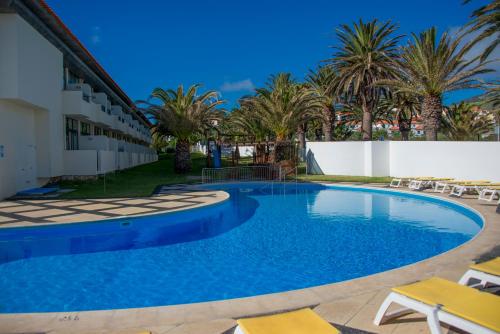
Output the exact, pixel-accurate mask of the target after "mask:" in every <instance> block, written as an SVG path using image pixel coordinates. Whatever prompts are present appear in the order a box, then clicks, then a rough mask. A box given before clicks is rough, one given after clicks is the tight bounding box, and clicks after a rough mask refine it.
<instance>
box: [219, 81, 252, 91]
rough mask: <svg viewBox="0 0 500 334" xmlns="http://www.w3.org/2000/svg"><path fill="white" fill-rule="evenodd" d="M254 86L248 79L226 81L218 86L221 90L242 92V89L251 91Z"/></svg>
mask: <svg viewBox="0 0 500 334" xmlns="http://www.w3.org/2000/svg"><path fill="white" fill-rule="evenodd" d="M254 89H255V86H254V84H253V82H252V80H250V79H245V80H241V81H232V82H231V81H226V82H224V83H223V84H222V86H221V87H220V90H221V91H222V92H243V91H247V92H250V91H253V90H254Z"/></svg>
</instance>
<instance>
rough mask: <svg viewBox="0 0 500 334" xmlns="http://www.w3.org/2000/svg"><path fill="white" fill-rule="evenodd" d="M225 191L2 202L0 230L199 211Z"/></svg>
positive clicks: (177, 188) (182, 189) (176, 188)
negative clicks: (138, 196)
mask: <svg viewBox="0 0 500 334" xmlns="http://www.w3.org/2000/svg"><path fill="white" fill-rule="evenodd" d="M227 198H228V195H227V194H226V193H225V192H223V191H206V190H199V189H196V188H194V187H192V186H188V185H169V186H160V187H158V189H157V190H156V191H155V194H154V195H153V196H151V197H147V198H102V199H77V200H62V199H60V200H58V199H43V200H13V201H2V202H0V228H1V227H14V226H36V225H45V224H57V223H74V222H87V221H95V220H103V219H112V218H118V217H123V216H133V215H143V214H156V213H161V212H169V211H177V210H183V209H190V208H195V207H199V206H203V205H207V204H213V203H217V202H219V201H221V200H224V199H227Z"/></svg>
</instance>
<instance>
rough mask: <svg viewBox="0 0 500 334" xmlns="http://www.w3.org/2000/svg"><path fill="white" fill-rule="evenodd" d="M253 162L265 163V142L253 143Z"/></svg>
mask: <svg viewBox="0 0 500 334" xmlns="http://www.w3.org/2000/svg"><path fill="white" fill-rule="evenodd" d="M255 162H256V163H258V164H264V163H266V162H267V161H266V144H262V143H257V145H255Z"/></svg>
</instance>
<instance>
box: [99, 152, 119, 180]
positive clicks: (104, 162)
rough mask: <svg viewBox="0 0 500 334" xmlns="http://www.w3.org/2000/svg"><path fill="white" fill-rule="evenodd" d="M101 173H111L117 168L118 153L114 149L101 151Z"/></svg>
mask: <svg viewBox="0 0 500 334" xmlns="http://www.w3.org/2000/svg"><path fill="white" fill-rule="evenodd" d="M98 159H99V164H98V165H99V170H98V171H97V172H98V173H99V174H102V173H109V172H112V171H114V170H115V166H116V160H115V159H116V155H115V152H113V151H99V155H98Z"/></svg>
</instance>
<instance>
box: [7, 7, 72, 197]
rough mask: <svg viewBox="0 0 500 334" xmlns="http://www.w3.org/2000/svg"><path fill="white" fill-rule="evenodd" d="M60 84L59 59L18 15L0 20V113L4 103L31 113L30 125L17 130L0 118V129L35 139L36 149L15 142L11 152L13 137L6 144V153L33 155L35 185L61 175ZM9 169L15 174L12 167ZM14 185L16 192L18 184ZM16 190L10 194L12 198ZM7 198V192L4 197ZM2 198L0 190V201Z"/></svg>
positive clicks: (16, 127)
mask: <svg viewBox="0 0 500 334" xmlns="http://www.w3.org/2000/svg"><path fill="white" fill-rule="evenodd" d="M62 84H63V56H62V53H61V52H60V51H59V50H58V49H57V48H56V47H54V46H53V45H52V44H51V43H50V42H49V41H47V40H46V39H45V38H44V37H43V36H42V35H40V34H39V33H38V32H37V31H36V30H35V29H34V28H33V27H31V25H29V24H28V23H27V22H26V21H24V20H23V19H22V18H21V17H20V16H19V15H17V14H0V101H3V103H4V104H3V105H4V107H3V110H6V109H5V104H6V103H7V104H9V107H8V109H9V110H10V111H12V110H18V109H22V110H24V111H25V112H30V113H32V117H33V119H34V125H33V126H31V127H30V126H29V125H28V126H27V127H23V125H17V124H16V123H15V120H14V121H13V123H10V121H11V119H12V117H13V116H12V115H8V114H6V113H5V112H4V113H2V114H1V115H0V123H7V124H6V126H8V127H9V128H10V129H9V132H8V133H10V131H17V132H18V133H19V134H22V135H23V136H27V137H28V138H32V137H34V138H35V143H36V145H35V146H34V147H33V148H31V146H30V148H28V149H27V146H26V145H24V143H22V144H21V142H19V145H17V146H16V141H12V139H13V138H15V137H16V136H15V134H14V135H13V136H9V138H8V139H7V140H9V141H10V144H13V145H15V146H14V147H10V148H9V149H10V150H12V149H14V150H15V151H16V152H18V153H19V154H25V155H32V154H33V149H34V154H35V156H36V175H35V177H36V178H38V179H43V178H49V177H52V176H58V175H60V174H61V173H62V165H63V162H62V159H63V157H62V150H63V145H64V136H63V116H62V112H61V103H62V101H61V90H62ZM14 104H15V105H16V106H14ZM28 131H29V132H30V133H28ZM4 135H5V132H4ZM3 141H4V142H5V139H4V140H3ZM10 144H9V145H10ZM0 145H2V143H0ZM4 145H5V144H4ZM11 167H12V166H11ZM13 168H16V169H17V167H16V166H15V165H14V167H13ZM14 175H15V174H9V177H10V178H13V177H14ZM5 182H9V181H8V180H6V181H5ZM37 182H38V181H37ZM37 182H34V183H37ZM17 183H18V185H19V187H22V184H21V183H20V182H17ZM32 183H33V182H32ZM30 186H37V184H30ZM26 188H27V187H24V189H26ZM22 189H23V188H18V189H15V191H14V193H15V192H16V191H18V190H22ZM12 194H13V193H12V191H11V192H10V193H9V194H8V195H12ZM8 195H5V194H4V191H3V190H0V198H2V197H4V196H8Z"/></svg>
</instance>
